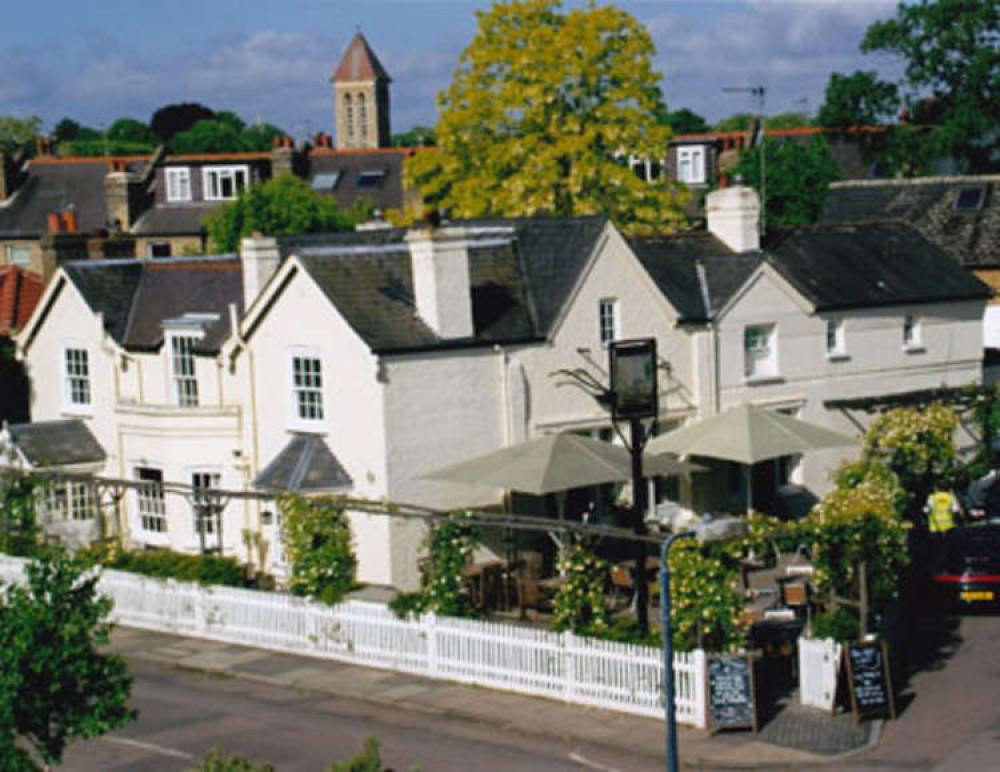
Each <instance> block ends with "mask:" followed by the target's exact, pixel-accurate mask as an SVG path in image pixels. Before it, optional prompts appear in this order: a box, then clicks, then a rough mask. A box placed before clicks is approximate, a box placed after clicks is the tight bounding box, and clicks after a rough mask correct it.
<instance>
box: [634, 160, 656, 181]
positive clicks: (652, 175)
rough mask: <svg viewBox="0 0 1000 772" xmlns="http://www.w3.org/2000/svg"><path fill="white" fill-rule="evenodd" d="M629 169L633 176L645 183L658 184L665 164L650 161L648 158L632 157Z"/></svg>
mask: <svg viewBox="0 0 1000 772" xmlns="http://www.w3.org/2000/svg"><path fill="white" fill-rule="evenodd" d="M628 165H629V168H630V169H631V170H632V172H633V174H635V176H636V177H638V178H639V179H640V180H642V181H643V182H656V181H657V180H658V179H660V174H661V173H662V169H663V164H661V163H660V162H659V161H650V160H649V159H647V158H636V157H635V156H631V157H630V158H629V159H628Z"/></svg>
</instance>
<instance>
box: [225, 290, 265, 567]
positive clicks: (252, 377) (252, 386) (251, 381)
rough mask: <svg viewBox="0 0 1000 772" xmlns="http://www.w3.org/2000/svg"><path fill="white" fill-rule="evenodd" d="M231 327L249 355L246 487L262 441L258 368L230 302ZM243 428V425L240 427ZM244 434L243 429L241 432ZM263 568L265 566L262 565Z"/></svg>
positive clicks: (247, 515) (247, 517) (247, 508)
mask: <svg viewBox="0 0 1000 772" xmlns="http://www.w3.org/2000/svg"><path fill="white" fill-rule="evenodd" d="M229 329H230V330H232V335H233V337H234V338H236V342H237V343H238V344H239V346H240V348H241V349H242V350H243V352H244V353H245V354H246V357H247V395H248V397H249V399H250V406H249V409H248V411H247V412H249V413H250V416H249V423H250V458H248V459H244V460H243V462H244V464H245V467H244V487H245V488H249V487H250V470H252V469H256V468H257V460H258V458H259V457H260V456H259V452H258V450H259V447H258V446H259V443H260V432H259V427H258V423H257V368H256V365H255V363H254V356H253V351H251V349H250V346H249V345H248V344H247V341H246V339H245V338H244V337H243V333H242V332H241V331H240V320H239V316H238V314H237V313H236V304H235V303H230V304H229ZM240 428H241V430H242V428H243V427H242V426H241V427H240ZM240 435H241V436H242V431H241V432H240ZM251 506H252V505H251V503H250V500H249V499H247V500H246V501H245V502H244V508H243V521H244V523H247V524H249V521H250V508H251ZM257 511H258V520H257V523H256V530H258V532H259V530H260V519H259V512H260V504H259V502H258V504H257ZM261 570H263V566H261Z"/></svg>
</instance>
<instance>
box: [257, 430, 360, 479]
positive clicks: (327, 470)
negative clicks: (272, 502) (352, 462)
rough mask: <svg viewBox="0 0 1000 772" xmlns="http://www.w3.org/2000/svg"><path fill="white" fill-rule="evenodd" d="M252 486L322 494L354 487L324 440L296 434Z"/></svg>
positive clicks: (313, 436) (310, 435)
mask: <svg viewBox="0 0 1000 772" xmlns="http://www.w3.org/2000/svg"><path fill="white" fill-rule="evenodd" d="M253 485H254V487H255V488H261V489H263V490H273V491H291V492H294V493H323V492H329V491H341V490H344V489H347V488H351V487H353V486H354V481H353V480H352V479H351V476H350V475H349V474H347V472H346V471H345V470H344V467H343V466H341V464H340V462H339V461H338V460H337V457H336V456H335V455H333V453H332V452H331V451H330V448H328V447H327V445H326V443H325V442H324V441H323V439H322V438H321V437H318V436H317V435H315V434H293V435H292V438H291V439H290V440H289V441H288V444H287V445H285V447H284V448H282V450H281V452H280V453H278V455H277V456H275V457H274V459H273V460H272V461H271V463H269V464H268V465H267V466H266V467H265V468H264V470H263V471H262V472H261V473H260V474H259V475H257V478H256V479H255V480H254V481H253Z"/></svg>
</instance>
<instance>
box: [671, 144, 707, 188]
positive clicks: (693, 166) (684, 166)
mask: <svg viewBox="0 0 1000 772" xmlns="http://www.w3.org/2000/svg"><path fill="white" fill-rule="evenodd" d="M677 179H678V180H679V181H680V182H685V183H687V184H688V185H702V184H704V182H705V146H704V145H688V146H685V147H679V148H677Z"/></svg>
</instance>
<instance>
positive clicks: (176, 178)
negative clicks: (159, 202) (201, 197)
mask: <svg viewBox="0 0 1000 772" xmlns="http://www.w3.org/2000/svg"><path fill="white" fill-rule="evenodd" d="M165 173H166V176H167V201H171V202H173V201H190V200H191V170H190V169H189V168H188V167H186V166H176V167H169V168H167V169H166V172H165Z"/></svg>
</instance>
